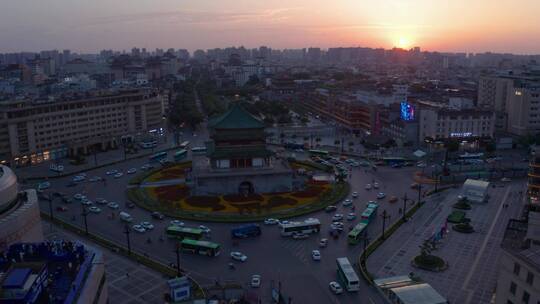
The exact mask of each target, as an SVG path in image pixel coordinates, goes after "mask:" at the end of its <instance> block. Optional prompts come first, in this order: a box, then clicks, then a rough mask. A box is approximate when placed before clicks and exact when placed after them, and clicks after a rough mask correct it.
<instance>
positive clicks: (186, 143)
mask: <svg viewBox="0 0 540 304" xmlns="http://www.w3.org/2000/svg"><path fill="white" fill-rule="evenodd" d="M188 146H189V141H184V142H183V143H181V144H180V148H182V149H185V148H187V147H188Z"/></svg>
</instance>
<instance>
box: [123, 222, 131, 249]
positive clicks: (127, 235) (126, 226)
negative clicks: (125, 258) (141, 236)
mask: <svg viewBox="0 0 540 304" xmlns="http://www.w3.org/2000/svg"><path fill="white" fill-rule="evenodd" d="M124 233H125V234H126V239H127V247H128V255H131V243H130V241H129V233H130V230H129V226H128V224H125V225H124Z"/></svg>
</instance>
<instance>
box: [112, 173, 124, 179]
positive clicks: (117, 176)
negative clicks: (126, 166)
mask: <svg viewBox="0 0 540 304" xmlns="http://www.w3.org/2000/svg"><path fill="white" fill-rule="evenodd" d="M122 176H124V173H122V172H118V173H116V174H115V175H114V178H120V177H122Z"/></svg>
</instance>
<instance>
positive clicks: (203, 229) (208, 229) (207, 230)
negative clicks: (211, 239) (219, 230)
mask: <svg viewBox="0 0 540 304" xmlns="http://www.w3.org/2000/svg"><path fill="white" fill-rule="evenodd" d="M199 229H201V230H202V231H203V232H204V233H206V234H208V233H210V232H212V230H210V228H208V227H206V226H205V225H199Z"/></svg>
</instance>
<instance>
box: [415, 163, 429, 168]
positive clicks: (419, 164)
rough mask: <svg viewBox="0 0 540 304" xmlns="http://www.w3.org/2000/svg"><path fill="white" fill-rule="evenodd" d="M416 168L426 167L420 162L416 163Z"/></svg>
mask: <svg viewBox="0 0 540 304" xmlns="http://www.w3.org/2000/svg"><path fill="white" fill-rule="evenodd" d="M416 167H418V168H425V167H427V165H426V163H422V162H420V163H417V164H416Z"/></svg>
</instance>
